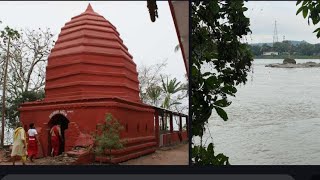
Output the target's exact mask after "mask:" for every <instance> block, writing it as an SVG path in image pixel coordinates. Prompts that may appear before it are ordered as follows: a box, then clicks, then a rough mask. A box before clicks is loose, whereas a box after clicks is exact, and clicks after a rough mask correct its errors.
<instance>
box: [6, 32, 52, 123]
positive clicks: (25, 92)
mask: <svg viewBox="0 0 320 180" xmlns="http://www.w3.org/2000/svg"><path fill="white" fill-rule="evenodd" d="M19 34H20V38H19V39H16V40H15V41H12V42H11V46H10V61H9V62H8V77H7V83H6V84H7V90H6V91H7V96H8V97H7V98H6V99H7V100H6V103H7V104H8V108H6V111H7V113H8V116H7V118H6V121H9V122H8V124H9V126H8V127H9V128H10V127H12V125H14V123H15V122H16V121H17V120H19V116H16V115H19V113H18V108H19V105H20V104H18V103H23V102H27V101H29V100H30V101H34V100H38V99H39V98H42V95H41V94H42V93H43V92H44V90H43V88H44V83H45V66H46V64H47V58H48V56H49V53H50V50H51V48H52V46H53V42H54V41H53V34H52V33H51V31H50V29H45V30H42V29H40V28H39V29H38V30H28V29H23V30H20V31H19ZM6 48H7V46H6V44H4V43H3V42H0V53H2V52H6ZM5 58H6V56H2V57H0V64H1V65H2V67H5ZM1 74H2V76H4V70H2V72H1ZM1 81H2V82H3V80H2V79H1ZM34 94H37V95H34ZM29 97H30V98H29ZM32 97H35V98H32ZM24 99H25V100H24ZM28 99H29V100H28ZM15 116H16V117H15Z"/></svg>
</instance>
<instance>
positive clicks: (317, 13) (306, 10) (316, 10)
mask: <svg viewBox="0 0 320 180" xmlns="http://www.w3.org/2000/svg"><path fill="white" fill-rule="evenodd" d="M299 4H301V6H300V8H299V9H298V10H297V13H296V15H298V14H300V13H302V15H303V18H305V19H306V18H308V25H310V20H311V21H312V23H313V25H316V24H318V23H319V22H320V1H301V0H298V1H297V4H296V5H297V6H298V5H299ZM313 32H314V33H317V38H320V27H319V28H317V29H316V30H314V31H313Z"/></svg>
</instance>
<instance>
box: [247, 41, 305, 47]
mask: <svg viewBox="0 0 320 180" xmlns="http://www.w3.org/2000/svg"><path fill="white" fill-rule="evenodd" d="M286 41H289V42H290V44H292V45H294V46H296V45H299V44H304V43H307V44H310V43H308V42H307V41H304V40H303V41H295V40H286ZM263 44H267V45H268V46H272V44H273V43H270V42H268V43H252V44H250V45H252V46H262V45H263Z"/></svg>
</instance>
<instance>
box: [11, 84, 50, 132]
mask: <svg viewBox="0 0 320 180" xmlns="http://www.w3.org/2000/svg"><path fill="white" fill-rule="evenodd" d="M44 95H45V93H44V91H43V90H40V91H25V92H23V93H22V94H21V95H20V96H19V97H17V98H14V97H11V98H9V99H8V103H9V107H8V108H7V118H8V123H9V124H8V126H9V127H14V125H15V123H16V122H17V121H19V116H20V112H19V111H18V108H19V107H20V105H21V104H22V103H25V102H31V101H37V100H41V99H43V98H44Z"/></svg>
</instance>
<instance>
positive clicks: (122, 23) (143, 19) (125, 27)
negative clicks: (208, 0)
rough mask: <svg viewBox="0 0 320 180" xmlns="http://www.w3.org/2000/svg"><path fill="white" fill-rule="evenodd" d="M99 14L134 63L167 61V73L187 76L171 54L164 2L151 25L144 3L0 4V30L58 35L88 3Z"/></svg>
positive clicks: (175, 41) (174, 40)
mask: <svg viewBox="0 0 320 180" xmlns="http://www.w3.org/2000/svg"><path fill="white" fill-rule="evenodd" d="M89 2H90V3H91V5H92V7H93V9H94V11H95V12H97V13H98V14H100V15H102V16H104V17H105V18H106V19H107V20H109V21H110V22H111V23H112V24H113V25H114V26H115V27H116V28H117V30H118V32H119V33H120V37H121V38H122V39H123V41H124V44H125V45H126V46H127V47H128V49H129V52H130V53H131V54H132V56H133V60H134V61H135V63H136V64H137V66H140V65H141V64H146V65H151V64H156V63H157V62H159V61H162V60H164V59H168V66H167V69H166V70H165V72H166V73H168V74H171V77H177V78H178V79H179V80H185V78H184V74H185V73H186V71H185V67H184V63H183V58H182V54H181V51H179V52H176V53H175V52H174V47H175V46H176V45H177V44H178V43H179V42H178V38H177V34H176V31H175V27H174V23H173V19H172V16H171V12H170V8H169V4H168V2H167V1H163V2H157V4H158V13H159V18H158V19H157V20H156V22H154V23H152V22H151V20H150V16H149V12H148V8H147V3H146V2H144V1H143V2H141V1H140V2H135V1H133V2H100V1H93V2H91V1H82V2H79V1H77V2H70V1H69V2H68V1H60V2H58V1H57V2H45V1H42V2H41V1H39V2H35V1H33V2H28V1H26V2H9V1H7V2H4V1H0V20H1V21H2V24H0V29H2V28H3V27H4V26H6V25H9V26H11V27H14V28H18V29H20V28H30V29H37V28H50V29H51V30H52V32H53V33H55V34H56V35H58V34H59V33H60V29H61V28H62V27H63V26H64V24H65V23H67V22H68V21H70V20H71V18H72V17H74V16H77V15H79V14H81V13H82V12H84V11H85V9H86V8H87V5H88V3H89Z"/></svg>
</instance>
